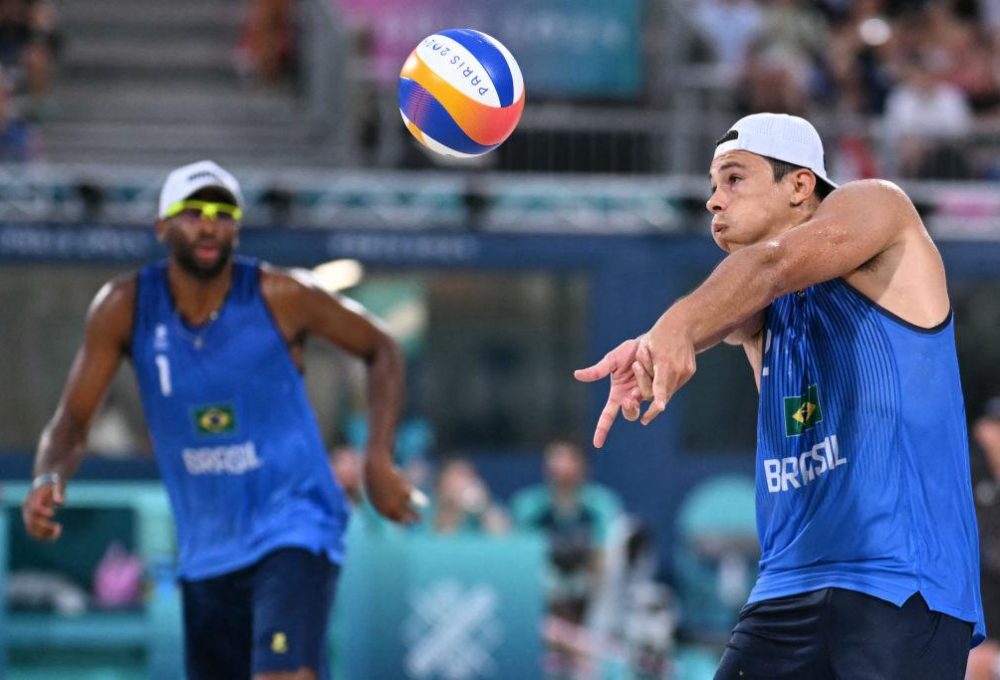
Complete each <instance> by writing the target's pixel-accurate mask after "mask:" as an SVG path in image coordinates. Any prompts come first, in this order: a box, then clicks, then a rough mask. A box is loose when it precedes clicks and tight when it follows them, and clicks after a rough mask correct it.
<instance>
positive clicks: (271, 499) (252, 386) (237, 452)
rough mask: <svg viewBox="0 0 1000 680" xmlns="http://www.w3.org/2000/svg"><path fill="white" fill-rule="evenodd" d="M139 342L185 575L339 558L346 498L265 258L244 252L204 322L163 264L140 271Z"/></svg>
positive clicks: (135, 345) (138, 359)
mask: <svg viewBox="0 0 1000 680" xmlns="http://www.w3.org/2000/svg"><path fill="white" fill-rule="evenodd" d="M131 349H132V360H133V362H134V364H135V371H136V374H137V376H138V381H139V388H140V391H141V393H142V403H143V408H144V410H145V413H146V420H147V422H148V425H149V430H150V433H151V435H152V439H153V446H154V450H155V452H156V459H157V463H158V465H159V468H160V472H161V475H162V477H163V482H164V484H165V485H166V488H167V492H168V495H169V497H170V502H171V505H172V507H173V512H174V518H175V520H176V524H177V543H178V548H179V553H180V555H179V574H180V576H181V577H183V578H188V579H202V578H208V577H211V576H216V575H219V574H223V573H226V572H229V571H233V570H235V569H239V568H241V567H244V566H247V565H249V564H252V563H254V562H256V561H257V560H258V559H260V558H261V557H263V556H264V555H265V554H266V553H268V552H270V551H272V550H274V549H276V548H279V547H301V548H305V549H308V550H310V551H312V552H315V553H319V552H324V553H325V554H326V555H327V556H328V557H329V558H330V559H331V560H332V561H334V562H337V563H339V562H340V561H341V560H342V558H343V542H342V537H343V533H344V529H345V527H346V523H347V512H348V511H347V505H346V502H345V500H344V497H343V494H342V492H341V491H340V489H339V487H338V486H337V484H336V482H335V481H334V479H333V475H332V474H331V471H330V467H329V464H328V462H327V458H326V452H325V448H324V446H323V442H322V439H321V437H320V434H319V428H318V426H317V424H316V420H315V417H314V415H313V411H312V407H311V405H310V403H309V401H308V398H307V396H306V391H305V386H304V383H303V380H302V376H301V375H300V373H299V371H298V369H297V367H296V366H295V364H294V362H293V361H292V358H291V356H290V354H289V352H288V348H287V346H286V344H285V340H284V338H283V337H282V336H281V333H280V332H279V330H278V328H277V326H276V325H275V323H274V321H273V319H272V317H271V314H270V311H269V310H268V309H267V307H266V303H265V302H264V299H263V297H262V295H261V292H260V269H259V267H258V264H257V263H256V262H254V261H251V260H247V259H243V258H237V259H236V261H235V265H234V267H233V280H232V285H231V287H230V289H229V293H228V295H227V297H226V300H225V302H224V304H223V306H222V308H221V309H220V310H219V313H218V316H217V318H216V319H215V320H214V321H209V322H207V323H206V324H204V325H202V326H199V327H191V326H189V325H188V324H186V322H184V321H183V320H182V319H181V317H180V315H179V314H178V313H177V312H176V310H175V309H174V306H173V301H172V298H171V295H170V292H169V290H168V287H167V269H166V263H159V264H155V265H151V266H149V267H146V268H144V269H142V270H141V271H140V272H139V278H138V291H137V301H136V309H135V324H134V329H133V332H132V348H131Z"/></svg>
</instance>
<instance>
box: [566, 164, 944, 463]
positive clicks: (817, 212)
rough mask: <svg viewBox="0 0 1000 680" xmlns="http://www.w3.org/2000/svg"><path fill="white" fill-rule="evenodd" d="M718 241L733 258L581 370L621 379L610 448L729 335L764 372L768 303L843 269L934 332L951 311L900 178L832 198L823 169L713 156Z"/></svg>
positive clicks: (603, 428) (658, 408) (712, 203)
mask: <svg viewBox="0 0 1000 680" xmlns="http://www.w3.org/2000/svg"><path fill="white" fill-rule="evenodd" d="M709 177H710V179H711V182H712V195H711V197H710V198H709V199H708V201H707V203H706V207H707V209H708V211H709V212H710V213H711V214H712V237H713V238H714V239H715V242H716V243H717V244H718V245H719V247H720V248H722V249H723V250H724V251H726V252H727V253H729V255H728V256H727V257H726V258H725V259H724V260H723V261H722V262H721V263H720V264H719V265H718V266H717V267H716V269H715V271H713V272H712V274H711V275H710V276H709V277H708V278H707V279H706V280H705V282H704V283H702V284H701V285H700V286H698V288H696V289H695V290H694V291H692V292H691V293H690V294H688V295H686V296H685V297H682V298H681V299H679V300H678V301H676V302H675V303H674V304H673V305H671V306H670V308H669V309H667V311H666V312H664V313H663V315H661V316H660V318H659V319H658V320H657V321H656V323H655V324H653V326H652V327H651V328H650V329H649V330H648V331H647V332H646V333H645V334H643V335H641V336H639V337H638V338H633V339H630V340H626V341H625V342H623V343H622V344H621V345H619V346H618V347H616V348H615V349H613V350H611V351H610V352H608V353H607V354H606V355H605V356H604V357H603V358H602V359H601V360H600V361H598V362H597V363H596V364H594V365H592V366H589V367H587V368H584V369H580V370H578V371H576V372H575V373H574V375H575V377H576V378H577V379H578V380H581V381H584V382H593V381H596V380H600V379H602V378H604V377H606V376H610V377H611V386H610V390H609V395H608V401H607V403H606V405H605V407H604V410H603V412H602V413H601V416H600V418H599V420H598V423H597V427H596V429H595V432H594V446H595V447H597V448H600V447H601V446H603V445H604V442H605V440H606V438H607V434H608V431H609V430H610V428H611V425H612V424H613V423H614V421H615V418H616V417H617V415H618V412H619V410H622V411H623V412H624V414H625V417H626V419H628V420H636V419H638V418H639V415H640V414H639V404H640V402H641V401H650V400H651V402H652V403H651V404H650V405H649V407H648V408H647V409H646V412H645V413H644V414H642V423H643V424H644V425H645V424H648V423H650V422H651V421H652V420H653V419H654V418H656V416H658V415H659V414H660V413H662V412H663V410H664V409H665V408H666V405H667V403H668V402H669V401H670V399H671V397H672V396H673V395H674V393H676V392H677V390H678V389H680V388H681V387H682V386H683V385H684V384H685V383H686V382H687V381H688V380H690V379H691V376H692V375H694V372H695V370H696V361H695V356H696V355H697V353H698V352H702V351H704V350H706V349H708V348H710V347H713V346H714V345H716V344H718V343H719V342H721V341H723V340H728V341H729V342H730V343H734V344H742V345H743V347H744V349H745V351H746V353H747V357H748V358H749V359H750V363H751V366H752V367H753V370H754V375H755V377H756V379H757V381H758V385H759V380H760V357H761V346H760V343H761V337H760V335H761V333H760V331H761V328H762V325H763V311H764V309H765V308H766V307H767V306H768V305H769V304H770V303H771V302H772V301H773V300H775V299H776V298H778V297H781V296H782V295H786V294H788V293H791V292H794V291H798V290H803V289H805V288H808V287H809V286H812V285H815V284H817V283H821V282H823V281H829V280H830V279H834V278H838V277H841V278H843V279H844V281H845V282H846V283H848V284H849V285H851V286H853V287H854V288H855V289H857V290H858V291H860V292H861V293H862V294H864V295H866V296H867V297H869V298H871V299H872V300H874V301H875V302H877V303H878V304H879V305H881V306H882V307H884V308H885V309H887V310H888V311H890V312H892V313H893V314H895V315H897V316H899V317H900V318H902V319H904V320H905V321H908V322H910V323H912V324H915V325H917V326H921V327H925V328H930V327H933V326H934V325H936V324H938V323H940V322H941V321H942V320H944V319H945V318H946V317H947V315H948V312H949V309H950V306H951V305H950V302H949V299H948V290H947V285H946V282H945V273H944V265H943V263H942V261H941V256H940V254H939V252H938V250H937V248H936V247H935V245H934V243H933V242H932V241H931V238H930V235H929V234H928V233H927V230H926V228H925V227H924V225H923V222H922V221H921V219H920V216H919V215H918V214H917V211H916V209H915V208H914V206H913V204H912V202H911V201H910V200H909V198H907V196H906V195H905V194H904V193H903V192H902V191H901V190H900V189H899V188H898V187H897V186H896V185H894V184H892V183H891V182H887V181H883V180H860V181H856V182H850V183H848V184H845V185H843V186H841V187H840V188H838V189H836V190H834V191H833V192H832V193H831V194H830V195H829V196H827V197H826V199H824V200H823V201H822V202H820V201H819V198H818V197H817V196H816V194H815V188H816V176H815V175H814V174H813V173H812V172H811V171H809V170H805V169H802V170H797V171H793V172H791V173H789V174H787V175H786V176H785V177H783V178H782V179H781V180H779V181H777V182H775V181H774V177H773V173H772V170H771V166H770V164H769V163H768V161H767V160H766V159H764V158H763V157H762V156H758V155H756V154H753V153H750V152H747V151H731V152H729V153H725V154H721V155H720V156H719V157H718V158H716V159H715V160H714V161H713V162H712V166H711V170H710V172H709Z"/></svg>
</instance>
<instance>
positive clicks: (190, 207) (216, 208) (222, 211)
mask: <svg viewBox="0 0 1000 680" xmlns="http://www.w3.org/2000/svg"><path fill="white" fill-rule="evenodd" d="M178 216H179V217H184V218H187V219H192V220H196V219H201V218H204V219H206V220H214V221H216V222H239V221H240V220H242V219H243V211H242V210H240V208H239V206H236V205H233V204H232V203H216V202H215V201H191V200H189V201H177V202H176V203H174V204H173V205H171V206H170V207H169V208H167V212H166V215H165V217H178Z"/></svg>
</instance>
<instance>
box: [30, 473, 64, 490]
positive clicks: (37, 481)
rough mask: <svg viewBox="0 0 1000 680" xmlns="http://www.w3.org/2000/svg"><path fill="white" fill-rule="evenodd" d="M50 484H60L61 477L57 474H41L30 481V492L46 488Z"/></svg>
mask: <svg viewBox="0 0 1000 680" xmlns="http://www.w3.org/2000/svg"><path fill="white" fill-rule="evenodd" d="M50 484H57V485H58V484H62V477H61V476H60V475H59V473H58V472H43V473H42V474H40V475H38V476H37V477H35V478H34V479H33V480H31V490H32V491H35V490H36V489H41V488H42V487H43V486H48V485H50Z"/></svg>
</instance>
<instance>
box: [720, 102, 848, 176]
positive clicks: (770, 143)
mask: <svg viewBox="0 0 1000 680" xmlns="http://www.w3.org/2000/svg"><path fill="white" fill-rule="evenodd" d="M730 151H749V152H750V153H755V154H757V155H759V156H767V157H768V158H773V159H775V160H779V161H784V162H786V163H791V164H792V165H798V166H800V167H803V168H808V169H809V170H812V171H813V173H814V174H815V175H816V178H817V179H818V180H820V181H822V182H825V183H827V184H829V185H830V186H831V187H833V188H834V189H836V188H837V185H836V183H834V182H832V181H830V178H829V177H828V176H827V174H826V163H825V161H824V157H823V140H821V139H820V138H819V133H818V132H816V128H814V127H813V126H812V123H810V122H809V121H807V120H806V119H805V118H799V117H798V116H790V115H788V114H787V113H754V114H751V115H749V116H744V117H743V118H740V119H739V120H738V121H736V124H735V125H733V126H732V127H731V128H730V129H729V132H727V133H726V134H725V135H723V137H722V139H720V140H719V141H718V143H717V144H716V146H715V154H714V156H713V158H718V157H719V156H721V155H722V154H724V153H729V152H730Z"/></svg>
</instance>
